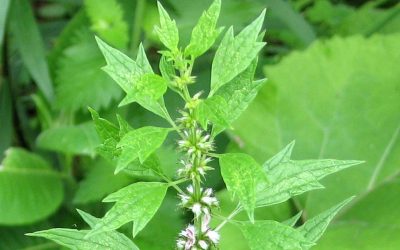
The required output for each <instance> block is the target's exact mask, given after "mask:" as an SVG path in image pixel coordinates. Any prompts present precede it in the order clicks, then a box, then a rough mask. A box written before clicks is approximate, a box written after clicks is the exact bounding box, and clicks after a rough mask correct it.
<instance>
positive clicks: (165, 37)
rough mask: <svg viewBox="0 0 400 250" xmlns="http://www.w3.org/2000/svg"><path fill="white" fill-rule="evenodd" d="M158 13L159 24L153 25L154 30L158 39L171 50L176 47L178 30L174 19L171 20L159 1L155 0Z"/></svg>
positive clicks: (174, 49)
mask: <svg viewBox="0 0 400 250" xmlns="http://www.w3.org/2000/svg"><path fill="white" fill-rule="evenodd" d="M157 5H158V13H159V15H160V26H156V27H155V31H156V33H157V35H158V37H159V39H160V41H161V42H162V43H163V44H164V45H165V47H167V48H168V49H169V50H171V51H176V50H177V49H178V43H179V32H178V27H177V26H176V23H175V20H172V19H171V18H170V17H169V15H168V13H167V11H166V10H165V9H164V8H163V6H162V5H161V3H160V2H157Z"/></svg>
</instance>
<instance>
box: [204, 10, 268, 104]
mask: <svg viewBox="0 0 400 250" xmlns="http://www.w3.org/2000/svg"><path fill="white" fill-rule="evenodd" d="M264 15H265V10H264V11H263V12H262V13H261V15H260V16H259V17H258V18H257V19H256V20H254V21H253V22H252V23H251V24H250V25H249V26H247V27H246V28H244V29H243V30H242V31H241V32H240V33H239V34H238V35H237V36H236V37H234V36H233V28H232V27H231V28H229V30H228V31H227V32H226V34H225V36H224V38H223V39H222V42H221V44H220V45H219V47H218V49H217V52H216V53H215V57H214V60H213V63H212V70H211V91H210V96H212V95H213V94H215V92H216V91H217V90H218V89H219V88H220V87H221V86H223V85H224V84H226V83H227V82H229V81H231V80H232V79H233V78H234V77H235V76H237V75H238V74H240V73H241V72H242V71H244V70H245V69H246V68H247V67H248V66H249V65H250V63H251V62H252V61H253V60H254V58H255V57H256V56H257V54H258V52H259V51H260V50H261V48H262V47H264V45H265V43H263V42H258V41H257V38H258V33H259V32H260V31H261V26H262V24H263V21H264Z"/></svg>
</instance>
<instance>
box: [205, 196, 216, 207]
mask: <svg viewBox="0 0 400 250" xmlns="http://www.w3.org/2000/svg"><path fill="white" fill-rule="evenodd" d="M201 201H202V202H203V203H205V204H207V205H208V206H218V200H217V198H215V197H210V196H204V197H203V198H201Z"/></svg>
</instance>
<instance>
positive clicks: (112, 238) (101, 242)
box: [27, 228, 139, 250]
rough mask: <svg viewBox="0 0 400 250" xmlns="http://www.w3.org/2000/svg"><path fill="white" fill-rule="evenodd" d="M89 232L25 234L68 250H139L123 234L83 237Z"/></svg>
mask: <svg viewBox="0 0 400 250" xmlns="http://www.w3.org/2000/svg"><path fill="white" fill-rule="evenodd" d="M89 232H90V231H89V230H81V231H79V230H76V229H69V228H53V229H49V230H44V231H38V232H34V233H29V234H27V235H28V236H35V237H43V238H46V239H49V240H52V241H54V242H56V243H58V244H60V245H62V246H65V247H68V248H70V249H80V250H93V249H121V250H123V249H126V250H139V248H138V247H137V246H136V245H135V244H134V243H133V242H132V241H131V240H130V239H129V238H128V237H126V236H125V235H124V234H122V233H119V232H116V231H111V232H103V233H101V234H97V235H94V236H91V237H89V238H87V237H85V236H86V235H87V234H88V233H89Z"/></svg>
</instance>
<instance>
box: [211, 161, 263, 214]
mask: <svg viewBox="0 0 400 250" xmlns="http://www.w3.org/2000/svg"><path fill="white" fill-rule="evenodd" d="M219 164H220V167H221V174H222V178H223V179H224V182H225V184H226V187H227V189H228V191H229V192H230V193H231V195H232V197H235V196H237V198H238V200H239V202H240V204H241V206H242V207H243V208H244V209H245V210H246V212H247V215H248V216H249V218H250V220H251V221H253V220H254V209H255V207H256V187H257V185H262V184H264V185H266V183H267V176H266V174H265V173H264V172H263V171H262V168H261V166H260V165H259V164H258V163H257V162H256V161H255V160H254V159H253V158H251V156H249V155H247V154H241V153H229V154H223V155H221V156H220V158H219Z"/></svg>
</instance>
